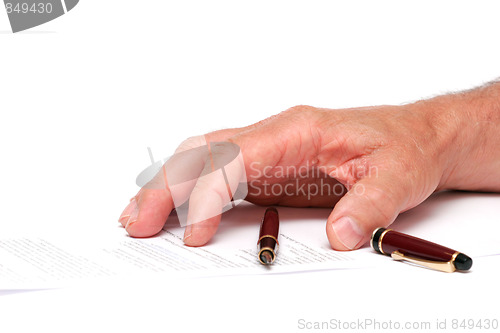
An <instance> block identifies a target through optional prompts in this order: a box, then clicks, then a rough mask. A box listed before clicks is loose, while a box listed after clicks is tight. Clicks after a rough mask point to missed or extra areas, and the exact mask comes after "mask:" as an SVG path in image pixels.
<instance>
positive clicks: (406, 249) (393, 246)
mask: <svg viewBox="0 0 500 333" xmlns="http://www.w3.org/2000/svg"><path fill="white" fill-rule="evenodd" d="M370 245H371V246H372V248H373V249H374V250H375V251H377V252H378V253H381V254H385V255H390V256H391V257H392V258H393V259H395V260H405V261H408V262H411V263H413V264H417V265H420V266H424V267H427V268H431V269H435V270H438V271H442V272H448V273H451V272H454V271H455V270H459V271H467V270H469V269H470V268H471V267H472V259H471V258H470V257H469V256H467V255H465V254H463V253H460V252H458V251H455V250H452V249H450V248H447V247H444V246H441V245H438V244H435V243H432V242H429V241H426V240H423V239H420V238H417V237H413V236H410V235H406V234H403V233H401V232H397V231H394V230H391V229H385V228H378V229H376V230H375V231H374V232H373V234H372V239H371V241H370Z"/></svg>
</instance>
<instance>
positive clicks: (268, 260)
mask: <svg viewBox="0 0 500 333" xmlns="http://www.w3.org/2000/svg"><path fill="white" fill-rule="evenodd" d="M260 260H261V261H262V262H263V263H264V264H266V265H269V264H272V263H273V255H272V254H271V252H269V251H262V253H261V254H260Z"/></svg>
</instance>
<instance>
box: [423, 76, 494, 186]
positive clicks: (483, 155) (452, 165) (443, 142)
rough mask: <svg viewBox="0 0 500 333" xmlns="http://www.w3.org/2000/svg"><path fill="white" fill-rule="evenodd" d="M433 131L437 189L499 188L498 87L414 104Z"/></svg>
mask: <svg viewBox="0 0 500 333" xmlns="http://www.w3.org/2000/svg"><path fill="white" fill-rule="evenodd" d="M415 104H416V105H419V107H423V108H424V109H425V111H424V112H425V113H426V118H427V121H429V122H430V123H431V124H432V126H433V127H434V128H435V131H436V133H437V135H436V139H437V141H438V144H437V147H438V152H439V156H440V158H439V162H440V164H439V165H440V166H441V170H442V173H443V174H442V177H441V181H440V183H439V185H438V189H460V190H483V191H489V190H498V189H499V188H500V181H499V180H498V178H499V176H500V175H499V171H498V170H500V168H499V167H500V151H499V149H498V147H500V84H498V83H497V84H490V85H487V86H484V87H481V88H478V89H474V90H470V91H466V92H461V93H457V94H449V95H443V96H438V97H435V98H432V99H429V100H425V101H421V102H417V103H415Z"/></svg>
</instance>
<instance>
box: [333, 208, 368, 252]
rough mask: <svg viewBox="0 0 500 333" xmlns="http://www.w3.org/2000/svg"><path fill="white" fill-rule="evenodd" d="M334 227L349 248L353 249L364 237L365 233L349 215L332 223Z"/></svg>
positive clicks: (338, 236) (341, 240)
mask: <svg viewBox="0 0 500 333" xmlns="http://www.w3.org/2000/svg"><path fill="white" fill-rule="evenodd" d="M332 229H333V232H334V233H335V235H336V236H337V239H338V240H339V241H340V242H341V243H342V245H344V246H345V247H346V248H348V249H349V250H353V249H355V248H356V246H357V245H358V244H359V242H361V240H362V239H363V233H362V232H361V229H360V228H359V226H358V225H357V224H356V223H355V222H354V221H353V220H352V219H351V218H350V217H347V216H344V217H342V218H340V219H338V220H337V221H335V222H334V223H333V224H332Z"/></svg>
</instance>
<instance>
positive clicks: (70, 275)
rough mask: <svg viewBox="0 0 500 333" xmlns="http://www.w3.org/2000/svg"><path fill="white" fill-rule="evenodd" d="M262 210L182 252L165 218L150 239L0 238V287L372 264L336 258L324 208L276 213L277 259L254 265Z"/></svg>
mask: <svg viewBox="0 0 500 333" xmlns="http://www.w3.org/2000/svg"><path fill="white" fill-rule="evenodd" d="M264 211H265V208H263V207H257V206H253V205H243V206H241V207H237V208H236V209H233V210H231V211H229V212H227V213H225V214H224V215H223V219H222V222H221V225H220V227H219V230H218V232H217V234H216V236H215V237H214V239H213V240H212V241H211V242H209V243H208V244H207V245H206V246H204V247H197V248H193V247H188V246H185V245H184V243H183V241H182V237H183V233H184V228H181V227H180V226H179V224H178V223H177V222H176V220H175V218H170V219H169V221H168V222H167V224H166V226H165V228H164V229H165V230H164V231H162V232H161V233H160V234H158V235H157V236H155V237H152V238H142V239H134V238H131V237H129V236H127V233H126V232H125V230H124V229H123V228H121V227H116V228H103V230H107V231H106V234H105V235H103V234H101V235H100V236H99V237H97V236H96V237H93V238H91V239H89V238H88V237H82V236H81V235H79V234H75V235H71V234H70V235H65V236H64V237H61V236H58V237H54V236H49V237H45V236H44V237H33V236H29V237H22V236H10V237H2V238H0V289H3V290H6V289H34V288H48V287H61V286H66V285H72V284H75V283H81V282H83V281H85V280H88V279H95V278H110V277H117V276H122V275H123V276H127V277H129V278H131V277H139V278H142V277H147V276H150V275H152V274H153V275H158V274H166V275H167V276H168V277H197V276H214V275H233V274H269V273H286V272H298V271H310V270H325V269H345V268H357V267H366V266H372V265H373V264H374V259H375V261H376V259H377V258H378V257H379V256H377V255H375V254H374V253H373V252H372V251H371V249H366V248H365V249H362V250H359V251H355V252H338V251H334V250H332V249H331V247H330V245H329V243H328V240H327V238H326V234H325V223H326V218H327V217H328V214H329V212H330V211H329V210H326V209H292V208H280V215H281V216H280V219H281V224H280V236H279V238H278V239H279V244H280V246H279V250H278V255H277V259H276V261H275V262H274V264H273V265H271V266H264V265H262V264H261V263H260V262H259V261H258V259H257V239H258V233H259V225H260V220H261V219H262V216H263V214H264Z"/></svg>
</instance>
